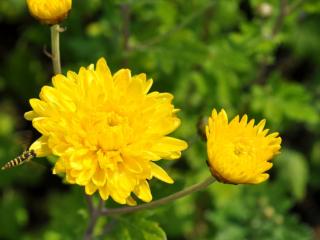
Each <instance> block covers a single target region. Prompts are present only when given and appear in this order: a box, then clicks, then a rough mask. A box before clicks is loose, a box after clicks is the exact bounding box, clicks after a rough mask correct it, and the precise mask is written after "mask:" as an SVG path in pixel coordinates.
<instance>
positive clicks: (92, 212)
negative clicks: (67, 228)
mask: <svg viewBox="0 0 320 240" xmlns="http://www.w3.org/2000/svg"><path fill="white" fill-rule="evenodd" d="M86 199H87V202H88V208H89V217H90V219H89V225H88V227H87V229H86V231H85V234H84V237H83V239H84V240H92V239H93V231H94V228H95V226H96V223H97V221H98V219H99V218H100V217H101V215H102V214H101V211H102V207H103V201H102V199H100V201H99V205H98V206H97V207H95V206H94V204H93V201H92V197H91V196H87V195H86Z"/></svg>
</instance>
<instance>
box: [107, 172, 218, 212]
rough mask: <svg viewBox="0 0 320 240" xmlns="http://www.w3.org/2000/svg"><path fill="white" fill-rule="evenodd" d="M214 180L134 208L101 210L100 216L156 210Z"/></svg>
mask: <svg viewBox="0 0 320 240" xmlns="http://www.w3.org/2000/svg"><path fill="white" fill-rule="evenodd" d="M215 181H216V179H215V178H214V177H212V176H210V177H208V178H207V179H206V180H204V181H203V182H201V183H197V184H194V185H192V186H190V187H188V188H186V189H183V190H181V191H180V192H176V193H174V194H172V195H169V196H167V197H164V198H161V199H159V200H156V201H153V202H150V203H145V204H141V205H138V206H134V207H122V208H114V209H103V210H102V211H101V214H102V215H106V216H110V215H119V214H124V213H131V212H135V211H139V210H145V209H150V208H156V207H158V206H161V205H163V204H166V203H168V202H171V201H174V200H177V199H179V198H182V197H184V196H187V195H189V194H191V193H193V192H196V191H200V190H203V189H205V188H206V187H208V186H209V185H210V184H212V183H214V182H215Z"/></svg>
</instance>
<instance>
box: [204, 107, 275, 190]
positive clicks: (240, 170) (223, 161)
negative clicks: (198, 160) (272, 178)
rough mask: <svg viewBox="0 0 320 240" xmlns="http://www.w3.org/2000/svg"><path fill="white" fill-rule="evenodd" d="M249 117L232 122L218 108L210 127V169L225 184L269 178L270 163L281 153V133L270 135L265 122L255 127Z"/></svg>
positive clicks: (208, 136) (208, 145)
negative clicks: (265, 127)
mask: <svg viewBox="0 0 320 240" xmlns="http://www.w3.org/2000/svg"><path fill="white" fill-rule="evenodd" d="M247 121H248V117H247V115H244V116H243V117H242V118H241V119H240V118H239V116H236V117H235V118H234V119H233V120H232V121H231V122H230V123H229V122H228V116H227V114H226V112H225V111H224V110H223V109H222V110H221V111H220V112H219V113H217V111H216V110H215V109H213V111H212V115H211V117H210V118H209V122H208V125H207V127H206V135H207V151H208V158H209V162H208V164H209V167H210V170H211V172H212V174H213V175H214V176H215V177H216V178H217V180H219V181H221V182H225V183H233V184H239V183H252V184H258V183H261V182H263V181H265V180H267V179H268V178H269V174H267V173H265V172H266V171H267V170H269V169H270V168H271V167H272V163H270V162H269V161H270V160H271V159H272V157H273V156H274V155H276V154H277V153H279V150H280V148H281V146H280V144H281V138H280V137H279V136H278V135H279V134H278V133H277V132H276V133H272V134H270V135H267V133H268V131H269V130H268V129H265V130H264V125H265V123H266V121H265V120H262V121H260V122H259V123H258V124H257V125H254V119H252V120H250V121H249V122H247Z"/></svg>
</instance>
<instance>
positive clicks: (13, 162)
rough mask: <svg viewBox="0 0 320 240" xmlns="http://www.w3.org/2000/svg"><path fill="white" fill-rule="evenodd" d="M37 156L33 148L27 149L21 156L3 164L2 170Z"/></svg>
mask: <svg viewBox="0 0 320 240" xmlns="http://www.w3.org/2000/svg"><path fill="white" fill-rule="evenodd" d="M35 157H36V154H35V152H34V151H33V150H26V151H24V152H23V153H22V154H21V155H20V156H18V157H16V158H15V159H12V160H11V161H9V162H7V163H6V164H5V165H3V167H2V168H1V170H6V169H9V168H13V167H16V166H18V165H21V164H23V163H25V162H28V161H30V160H31V159H32V158H35Z"/></svg>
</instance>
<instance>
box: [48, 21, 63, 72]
mask: <svg viewBox="0 0 320 240" xmlns="http://www.w3.org/2000/svg"><path fill="white" fill-rule="evenodd" d="M50 30H51V55H52V56H51V58H52V65H53V72H54V74H59V73H61V62H60V36H59V34H60V31H61V30H60V26H59V24H55V25H53V26H52V27H51V28H50Z"/></svg>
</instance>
